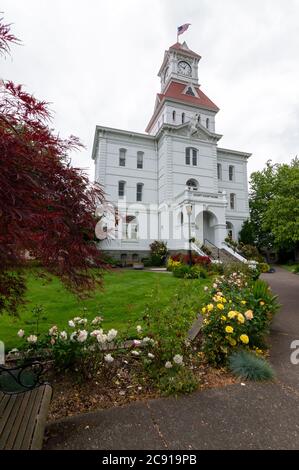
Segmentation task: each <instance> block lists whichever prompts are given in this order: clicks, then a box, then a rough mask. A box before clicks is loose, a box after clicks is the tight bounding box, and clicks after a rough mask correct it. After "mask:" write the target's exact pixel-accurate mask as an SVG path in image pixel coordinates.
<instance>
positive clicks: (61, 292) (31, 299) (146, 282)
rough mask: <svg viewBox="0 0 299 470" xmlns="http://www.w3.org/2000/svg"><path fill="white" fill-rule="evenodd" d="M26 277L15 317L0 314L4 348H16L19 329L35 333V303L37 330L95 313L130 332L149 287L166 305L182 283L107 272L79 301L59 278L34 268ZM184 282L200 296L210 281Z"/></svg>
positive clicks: (165, 277) (170, 278)
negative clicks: (46, 277) (45, 275)
mask: <svg viewBox="0 0 299 470" xmlns="http://www.w3.org/2000/svg"><path fill="white" fill-rule="evenodd" d="M27 279H28V282H27V286H28V290H27V294H26V300H27V303H26V305H25V306H24V307H22V309H21V310H20V314H19V317H18V318H13V317H11V316H9V315H7V314H4V315H2V316H0V340H1V341H4V343H5V348H6V349H7V350H9V349H12V348H15V347H18V345H19V343H20V340H19V338H18V337H17V335H16V333H17V331H18V330H19V329H20V328H22V329H24V330H25V332H26V335H27V334H30V333H35V331H36V321H35V320H34V318H33V314H32V310H33V308H34V307H35V306H37V305H42V306H43V309H44V313H43V315H42V318H41V319H40V325H39V331H40V332H43V331H47V330H48V329H49V328H50V327H51V326H53V325H57V326H58V327H65V325H66V324H67V322H68V320H70V319H71V318H73V317H74V316H84V317H86V318H94V317H95V316H96V315H99V314H100V315H101V316H103V317H104V322H103V327H104V328H105V329H106V328H112V327H113V328H116V329H118V330H125V329H127V328H128V326H129V325H130V324H131V325H132V326H131V331H133V325H134V329H135V326H136V324H137V322H138V321H139V320H140V319H141V317H142V312H143V311H144V308H145V306H146V305H147V303H148V301H149V295H150V294H151V292H152V290H153V289H159V301H160V303H161V305H167V303H168V302H169V300H170V298H171V296H172V295H173V294H174V292H175V291H176V289H177V288H178V286H179V285H180V284H181V283H182V282H184V281H183V280H182V279H177V278H175V277H173V276H172V275H170V274H165V273H164V274H163V273H151V272H144V271H133V270H132V271H131V270H120V271H111V272H109V273H106V274H105V275H104V285H103V289H101V290H100V289H99V290H98V291H96V292H95V294H94V295H93V296H92V297H91V298H89V299H86V300H84V301H80V300H78V299H77V298H76V297H75V296H74V295H72V294H71V293H70V292H68V291H67V290H66V289H65V288H64V287H63V285H62V284H61V282H60V281H59V279H57V278H55V277H54V278H52V279H51V280H50V282H48V281H45V280H43V279H42V278H41V277H40V276H39V270H38V269H34V270H30V271H28V275H27ZM187 282H190V283H195V284H196V285H198V287H199V295H201V294H202V295H204V292H203V286H204V285H207V284H208V283H210V282H211V281H210V280H207V279H196V280H188V281H187ZM84 308H86V309H87V310H86V311H85V310H84ZM129 330H130V328H129Z"/></svg>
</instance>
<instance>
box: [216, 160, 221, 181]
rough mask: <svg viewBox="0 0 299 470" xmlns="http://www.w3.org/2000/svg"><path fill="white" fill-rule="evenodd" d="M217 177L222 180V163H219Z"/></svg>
mask: <svg viewBox="0 0 299 470" xmlns="http://www.w3.org/2000/svg"><path fill="white" fill-rule="evenodd" d="M217 177H218V179H219V180H222V165H221V163H217Z"/></svg>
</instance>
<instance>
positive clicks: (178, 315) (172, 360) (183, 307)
mask: <svg viewBox="0 0 299 470" xmlns="http://www.w3.org/2000/svg"><path fill="white" fill-rule="evenodd" d="M186 291H188V295H186ZM199 308H200V297H199V296H198V284H197V283H195V284H190V283H186V282H183V283H182V284H181V286H180V288H179V289H178V291H177V292H176V294H175V295H174V296H173V298H172V300H171V303H170V304H169V305H167V306H166V307H163V308H161V303H160V291H159V287H157V288H156V289H155V290H154V291H153V292H152V293H151V296H150V298H149V302H148V305H147V307H146V309H145V311H144V316H143V319H142V327H141V326H140V327H139V329H138V331H139V338H138V339H139V340H140V343H141V345H143V347H142V348H141V347H140V349H139V350H138V351H137V357H138V356H139V359H141V360H143V363H144V366H145V370H146V372H147V373H148V375H149V377H150V378H151V379H153V380H154V382H155V383H156V385H157V387H158V388H159V389H160V390H161V391H162V392H163V393H164V394H167V395H168V394H173V393H174V394H177V393H185V392H190V391H192V390H194V388H195V387H196V386H197V379H196V378H195V376H194V375H193V372H192V370H190V368H189V364H188V362H189V360H190V357H192V352H193V349H192V347H191V344H190V342H189V341H188V340H187V335H188V331H189V330H190V327H191V325H192V323H193V321H194V319H195V318H196V316H197V314H198V311H199ZM141 345H140V346H141ZM138 353H139V354H138ZM135 354H136V352H135Z"/></svg>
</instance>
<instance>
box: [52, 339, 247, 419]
mask: <svg viewBox="0 0 299 470" xmlns="http://www.w3.org/2000/svg"><path fill="white" fill-rule="evenodd" d="M194 349H195V351H197V347H196V346H194ZM194 356H195V359H194V361H193V363H192V365H191V367H192V369H193V371H194V373H195V375H196V377H197V378H198V383H199V385H198V389H199V390H204V389H207V388H214V387H223V386H226V385H229V384H233V383H237V382H238V380H237V379H236V378H235V377H233V376H232V375H231V374H230V373H228V372H227V371H226V370H225V369H214V368H211V366H209V365H208V364H207V363H205V362H204V360H203V357H202V355H201V353H200V352H195V355H194ZM47 379H48V380H49V381H50V383H51V384H52V385H53V390H54V394H53V399H52V403H51V407H50V411H49V420H50V421H54V420H58V419H62V418H65V417H67V416H74V415H77V414H80V413H86V412H90V411H95V410H99V409H105V408H111V407H116V406H122V405H125V404H127V403H130V402H133V401H137V400H147V399H152V398H158V397H160V396H161V393H160V392H159V390H158V389H157V387H155V384H154V383H153V382H151V381H150V380H149V378H148V376H146V375H145V373H144V370H143V366H142V364H141V363H140V360H139V359H136V358H133V357H128V356H127V355H126V356H124V357H123V358H118V359H117V360H115V361H114V363H113V364H110V365H106V366H104V367H103V368H101V370H100V371H99V372H98V373H97V374H96V376H95V377H92V378H89V379H81V381H80V382H74V376H73V373H71V372H65V371H64V372H63V373H62V374H60V375H57V373H55V374H54V372H53V371H50V372H49V374H48V377H47Z"/></svg>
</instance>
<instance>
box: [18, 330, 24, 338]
mask: <svg viewBox="0 0 299 470" xmlns="http://www.w3.org/2000/svg"><path fill="white" fill-rule="evenodd" d="M24 334H25V331H24V330H19V331H18V336H19V338H23V336H24Z"/></svg>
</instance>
